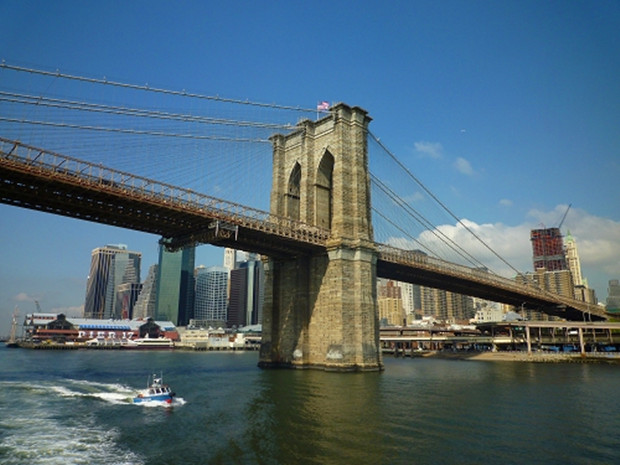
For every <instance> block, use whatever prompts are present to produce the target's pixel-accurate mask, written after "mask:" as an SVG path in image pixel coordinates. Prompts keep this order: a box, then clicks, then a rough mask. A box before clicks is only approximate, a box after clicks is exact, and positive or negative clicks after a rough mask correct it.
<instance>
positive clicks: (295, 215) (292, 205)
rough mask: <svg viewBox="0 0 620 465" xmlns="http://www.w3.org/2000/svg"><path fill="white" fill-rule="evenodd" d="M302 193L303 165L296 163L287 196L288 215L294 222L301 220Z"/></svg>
mask: <svg viewBox="0 0 620 465" xmlns="http://www.w3.org/2000/svg"><path fill="white" fill-rule="evenodd" d="M300 191H301V165H300V164H299V163H295V166H293V169H292V171H291V175H290V176H289V178H288V190H287V192H286V194H285V200H286V215H287V216H288V217H289V218H292V219H294V220H299V199H300Z"/></svg>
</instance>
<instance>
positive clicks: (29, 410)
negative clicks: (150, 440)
mask: <svg viewBox="0 0 620 465" xmlns="http://www.w3.org/2000/svg"><path fill="white" fill-rule="evenodd" d="M129 392H131V391H130V390H129V388H127V387H124V386H119V385H108V384H98V383H89V382H83V381H74V380H62V381H58V380H50V381H48V382H39V383H36V384H32V383H27V382H24V381H0V405H2V408H3V410H4V412H3V415H1V416H0V436H1V441H0V443H1V444H2V447H0V463H2V464H3V465H22V464H25V463H28V464H30V465H48V464H50V465H51V464H53V465H57V464H60V463H63V464H67V463H75V464H77V463H98V464H101V465H121V464H122V465H144V464H145V463H146V462H145V460H144V458H143V457H142V456H141V455H140V454H137V453H135V452H132V451H131V450H129V449H128V448H127V447H125V446H122V445H121V444H120V438H121V436H122V435H121V432H120V430H119V429H118V428H117V427H110V426H109V425H108V426H104V425H101V424H100V423H99V421H98V419H97V415H96V414H94V413H93V412H92V411H90V409H88V407H87V406H86V405H84V403H83V402H84V401H86V402H88V399H87V398H88V397H92V398H95V399H102V400H104V401H106V402H110V403H112V404H117V403H123V402H121V401H120V399H121V398H123V399H125V402H127V401H126V399H127V398H128V394H129ZM67 398H71V399H73V400H72V401H73V402H74V403H75V404H76V405H74V406H73V407H68V406H67V402H68V400H67ZM16 399H19V402H16V401H15V400H16ZM102 405H103V404H102ZM128 405H129V404H128ZM72 412H73V413H75V412H80V414H72Z"/></svg>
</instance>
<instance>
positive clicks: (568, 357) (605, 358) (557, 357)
mask: <svg viewBox="0 0 620 465" xmlns="http://www.w3.org/2000/svg"><path fill="white" fill-rule="evenodd" d="M415 357H416V356H414V358H415ZM417 357H424V358H443V359H447V360H464V361H478V362H521V363H608V364H620V355H610V354H602V353H601V354H593V353H587V354H585V355H581V354H579V353H565V354H562V353H559V354H558V353H540V352H533V353H531V354H528V353H527V352H519V351H514V352H490V351H489V352H443V351H436V352H427V353H422V354H420V355H417Z"/></svg>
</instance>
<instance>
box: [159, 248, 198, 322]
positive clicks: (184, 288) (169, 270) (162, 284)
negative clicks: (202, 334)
mask: <svg viewBox="0 0 620 465" xmlns="http://www.w3.org/2000/svg"><path fill="white" fill-rule="evenodd" d="M195 256H196V248H195V247H187V248H185V249H183V250H179V251H177V252H169V251H167V250H166V248H165V247H164V246H163V245H160V246H159V266H158V269H157V303H156V305H155V317H156V319H158V320H168V321H172V322H173V323H174V324H176V325H177V326H186V325H187V324H188V323H189V320H190V318H193V315H192V311H193V308H194V261H195Z"/></svg>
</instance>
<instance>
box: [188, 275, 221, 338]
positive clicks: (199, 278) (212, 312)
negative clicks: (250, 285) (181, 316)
mask: <svg viewBox="0 0 620 465" xmlns="http://www.w3.org/2000/svg"><path fill="white" fill-rule="evenodd" d="M227 310H228V269H226V268H224V267H222V266H211V267H209V268H200V269H199V270H198V272H197V274H196V299H195V303H194V319H195V320H197V321H198V324H199V325H201V326H225V325H226V321H227V317H228V315H227V313H228V311H227Z"/></svg>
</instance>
